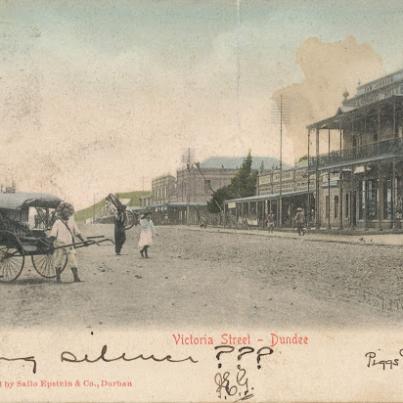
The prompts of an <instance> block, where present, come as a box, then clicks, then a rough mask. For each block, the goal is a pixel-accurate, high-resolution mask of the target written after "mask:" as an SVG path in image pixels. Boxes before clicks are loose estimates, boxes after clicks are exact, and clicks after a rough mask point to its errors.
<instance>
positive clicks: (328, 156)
mask: <svg viewBox="0 0 403 403" xmlns="http://www.w3.org/2000/svg"><path fill="white" fill-rule="evenodd" d="M311 140H313V141H311ZM335 140H336V143H337V144H338V146H337V148H336V149H335V148H334V146H333V148H331V144H334V143H335ZM323 142H325V147H326V148H327V152H326V153H320V152H319V150H320V148H321V144H322V146H323ZM322 148H323V147H322ZM308 160H309V172H310V174H311V176H310V177H312V175H313V176H314V180H313V181H312V182H313V183H312V184H311V186H313V187H314V189H315V201H312V202H313V204H312V207H313V208H314V210H315V220H316V224H317V227H328V228H332V227H336V228H344V227H359V228H380V229H387V228H393V227H395V226H396V225H400V224H399V223H400V218H401V215H402V194H403V70H401V71H398V72H396V73H394V74H390V75H388V76H386V77H382V78H380V79H378V80H374V81H372V82H370V83H368V84H365V85H360V86H359V87H358V88H357V94H356V95H355V96H354V97H352V98H350V99H349V98H348V94H347V93H345V94H344V101H343V103H342V105H341V107H340V108H339V109H338V111H337V113H336V115H335V116H333V117H330V118H327V119H324V120H321V121H319V122H315V123H313V124H311V125H309V126H308Z"/></svg>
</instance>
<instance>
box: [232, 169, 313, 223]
mask: <svg viewBox="0 0 403 403" xmlns="http://www.w3.org/2000/svg"><path fill="white" fill-rule="evenodd" d="M313 198H314V194H313V188H309V180H308V170H307V166H306V165H305V166H297V167H295V168H292V169H286V170H283V171H280V170H279V169H275V170H270V171H265V172H262V173H259V175H258V177H257V188H256V195H255V196H251V197H244V198H240V199H232V200H227V201H225V210H226V216H227V220H228V223H232V224H247V225H252V226H263V225H264V223H265V221H266V218H267V216H268V214H269V213H270V214H272V215H273V216H274V217H273V218H274V221H275V224H276V226H278V227H279V226H287V227H290V226H293V225H294V217H295V214H296V210H297V208H298V207H301V208H303V209H304V210H305V211H306V212H308V211H309V209H308V206H309V204H310V202H309V200H312V199H313Z"/></svg>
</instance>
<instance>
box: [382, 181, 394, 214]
mask: <svg viewBox="0 0 403 403" xmlns="http://www.w3.org/2000/svg"><path fill="white" fill-rule="evenodd" d="M383 218H385V219H387V220H390V219H391V218H392V181H391V180H390V179H389V180H386V181H385V182H384V183H383Z"/></svg>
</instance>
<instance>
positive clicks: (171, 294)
mask: <svg viewBox="0 0 403 403" xmlns="http://www.w3.org/2000/svg"><path fill="white" fill-rule="evenodd" d="M136 231H137V230H136V229H132V230H130V231H129V232H128V233H127V236H128V239H127V242H126V244H125V245H124V248H123V255H121V256H115V254H114V250H113V246H112V245H108V246H102V247H96V246H93V247H90V248H85V249H81V250H80V251H79V253H78V258H79V262H80V276H81V278H82V279H83V280H84V281H83V282H82V283H79V284H74V283H72V282H71V281H72V275H71V272H69V271H68V270H66V271H65V272H64V273H63V275H62V280H63V282H62V284H57V283H55V281H53V280H45V279H43V278H41V277H39V275H38V274H37V273H36V272H35V271H34V269H33V268H32V267H31V265H30V262H29V259H27V264H26V267H25V269H24V272H23V275H22V276H21V277H20V278H19V279H18V280H17V281H16V282H15V283H12V284H0V295H1V299H2V301H3V309H2V310H1V313H0V320H1V323H2V325H3V326H4V327H9V326H21V327H35V326H41V327H42V326H47V325H49V326H51V325H57V324H64V325H66V326H69V327H72V326H73V327H74V326H80V327H83V326H84V327H88V328H91V327H93V326H104V327H112V326H113V327H116V326H118V327H119V326H128V325H130V326H149V325H150V326H158V325H164V326H172V325H178V326H179V325H182V326H192V325H200V326H207V325H223V326H224V325H232V326H242V327H246V326H259V325H261V326H266V325H268V324H270V325H271V326H272V327H273V326H276V327H277V328H281V327H291V328H296V327H297V326H298V327H311V326H316V327H318V326H326V327H328V326H331V327H333V326H334V327H337V328H340V327H345V326H354V327H356V326H365V327H366V328H368V327H370V326H371V325H373V326H375V325H377V326H379V325H382V326H388V325H390V326H394V325H396V326H397V325H399V322H400V321H401V318H402V312H403V275H402V270H403V268H402V262H401V250H400V249H399V248H397V247H383V246H366V245H346V244H337V243H326V242H309V241H308V238H307V237H306V238H305V239H281V238H265V237H258V236H253V235H237V234H222V233H219V232H217V233H207V232H203V231H189V230H187V229H186V228H164V227H159V228H158V229H157V231H158V234H159V235H158V237H156V239H155V244H154V245H153V246H152V248H151V250H150V256H151V258H150V259H142V258H141V256H140V254H139V252H138V250H137V246H136V239H137V233H136ZM83 233H84V234H86V235H94V234H105V235H107V236H112V233H113V227H112V226H111V225H95V226H86V227H84V228H83Z"/></svg>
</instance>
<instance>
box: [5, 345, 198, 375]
mask: <svg viewBox="0 0 403 403" xmlns="http://www.w3.org/2000/svg"><path fill="white" fill-rule="evenodd" d="M107 351H108V346H107V345H106V344H105V345H103V346H102V348H101V352H100V353H99V354H98V355H95V357H94V358H90V357H89V355H88V354H84V355H83V356H82V357H79V358H78V357H77V355H76V354H74V353H72V352H71V351H63V352H62V353H61V354H60V361H61V362H68V363H74V364H80V363H88V364H93V363H96V362H98V361H103V362H114V361H120V360H121V361H135V360H142V361H148V360H151V361H154V362H164V361H165V362H169V363H180V362H185V361H189V362H191V363H193V364H196V363H198V361H197V360H195V359H194V358H193V357H192V356H188V357H185V358H180V359H176V358H174V357H172V355H169V354H168V355H165V356H161V357H157V356H155V355H154V354H151V355H144V354H139V355H136V356H133V357H128V356H127V355H126V354H127V353H122V354H120V355H118V356H116V357H107V356H106V354H107ZM0 361H8V362H11V361H25V362H30V363H32V372H33V373H34V374H36V372H37V361H36V359H35V356H33V355H31V356H27V357H13V358H9V357H0Z"/></svg>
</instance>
